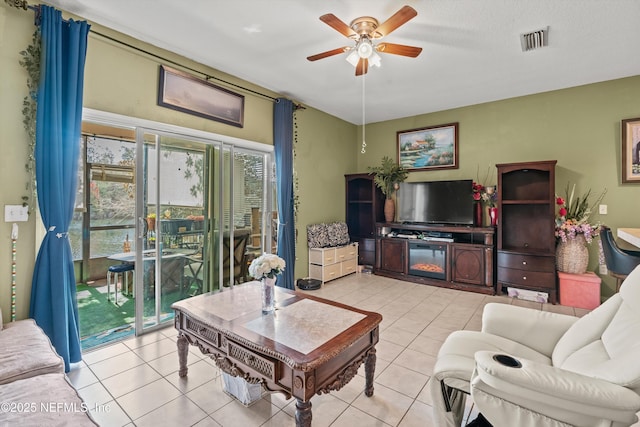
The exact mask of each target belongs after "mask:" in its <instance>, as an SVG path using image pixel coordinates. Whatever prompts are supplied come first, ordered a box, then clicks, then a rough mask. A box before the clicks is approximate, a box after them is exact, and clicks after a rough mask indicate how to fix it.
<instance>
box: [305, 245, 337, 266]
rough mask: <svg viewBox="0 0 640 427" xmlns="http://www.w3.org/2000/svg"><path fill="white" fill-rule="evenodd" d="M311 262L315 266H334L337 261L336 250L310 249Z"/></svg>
mask: <svg viewBox="0 0 640 427" xmlns="http://www.w3.org/2000/svg"><path fill="white" fill-rule="evenodd" d="M309 262H311V263H313V264H323V265H326V264H334V263H335V262H337V261H336V250H335V248H327V249H309Z"/></svg>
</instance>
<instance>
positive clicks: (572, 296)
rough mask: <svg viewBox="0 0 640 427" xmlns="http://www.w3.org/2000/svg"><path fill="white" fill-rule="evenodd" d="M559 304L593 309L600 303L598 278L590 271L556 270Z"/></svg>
mask: <svg viewBox="0 0 640 427" xmlns="http://www.w3.org/2000/svg"><path fill="white" fill-rule="evenodd" d="M558 282H559V287H560V289H559V291H560V305H567V306H569V307H577V308H585V309H587V310H593V309H594V308H596V307H598V306H599V305H600V278H599V277H598V276H597V275H596V274H595V273H592V272H587V273H585V274H569V273H562V272H558Z"/></svg>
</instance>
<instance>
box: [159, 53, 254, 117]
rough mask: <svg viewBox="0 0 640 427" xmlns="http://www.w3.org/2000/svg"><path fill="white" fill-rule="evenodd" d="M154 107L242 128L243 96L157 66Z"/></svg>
mask: <svg viewBox="0 0 640 427" xmlns="http://www.w3.org/2000/svg"><path fill="white" fill-rule="evenodd" d="M158 105H160V106H162V107H167V108H171V109H173V110H178V111H182V112H183V113H187V114H193V115H195V116H199V117H204V118H206V119H211V120H215V121H218V122H222V123H226V124H228V125H231V126H236V127H243V126H244V96H242V95H239V94H237V93H235V92H232V91H230V90H228V89H225V88H223V87H220V86H217V85H214V84H213V83H211V82H209V81H207V80H203V79H200V78H198V77H195V76H192V75H190V74H187V73H184V72H182V71H178V70H176V69H173V68H169V67H167V66H164V65H161V66H160V84H159V87H158Z"/></svg>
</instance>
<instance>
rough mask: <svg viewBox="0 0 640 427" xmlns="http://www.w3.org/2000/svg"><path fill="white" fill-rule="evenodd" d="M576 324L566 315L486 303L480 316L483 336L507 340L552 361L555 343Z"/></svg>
mask: <svg viewBox="0 0 640 427" xmlns="http://www.w3.org/2000/svg"><path fill="white" fill-rule="evenodd" d="M577 320H578V318H577V317H575V316H569V315H566V314H558V313H551V312H549V311H541V310H534V309H531V308H526V307H519V306H513V305H508V304H500V303H489V304H487V305H486V306H485V307H484V311H483V312H482V332H486V333H488V334H492V335H498V336H500V337H503V338H507V339H510V340H512V341H515V342H518V343H520V344H522V345H526V346H527V347H530V348H532V349H534V350H536V351H537V352H539V353H542V354H544V355H546V356H548V357H551V353H553V349H554V347H555V346H556V343H557V342H558V340H559V339H560V338H561V337H562V336H563V335H564V333H565V332H566V331H567V330H568V329H569V327H570V326H571V325H573V324H574V323H575V322H576V321H577Z"/></svg>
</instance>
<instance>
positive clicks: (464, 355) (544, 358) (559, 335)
mask: <svg viewBox="0 0 640 427" xmlns="http://www.w3.org/2000/svg"><path fill="white" fill-rule="evenodd" d="M430 383H431V395H432V399H433V405H434V406H433V411H434V418H435V422H436V425H438V426H460V425H461V422H462V417H463V411H464V406H465V398H466V396H467V395H468V394H470V395H471V396H472V398H473V401H474V403H475V404H476V406H477V408H478V410H479V411H480V412H481V413H482V414H483V415H484V417H485V418H486V419H487V420H488V421H489V422H491V423H492V425H493V426H495V427H515V426H517V427H533V426H535V427H540V426H599V427H600V426H602V427H603V426H610V427H618V426H629V425H632V424H634V423H635V422H636V421H637V420H638V418H637V416H636V413H637V412H638V411H640V266H639V267H637V268H636V269H635V270H634V271H633V272H631V274H630V275H629V276H628V277H627V279H626V280H625V281H624V283H623V284H622V287H621V288H620V292H619V293H617V294H615V295H614V296H612V297H611V298H609V299H608V300H607V301H606V302H605V303H603V304H602V305H601V306H599V307H597V308H596V309H595V310H593V311H592V312H591V313H589V314H587V315H586V316H584V317H582V318H577V317H573V316H567V315H562V314H556V313H550V312H545V311H539V310H533V309H528V308H523V307H517V306H511V305H508V304H498V303H490V304H487V305H486V306H485V308H484V311H483V316H482V330H481V331H480V332H477V331H456V332H453V333H452V334H451V335H450V336H449V337H448V338H447V339H446V340H445V342H444V343H443V345H442V347H441V348H440V352H439V353H438V358H437V361H436V364H435V366H434V373H433V377H432V380H431V382H430Z"/></svg>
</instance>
